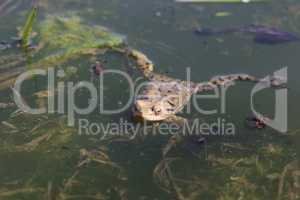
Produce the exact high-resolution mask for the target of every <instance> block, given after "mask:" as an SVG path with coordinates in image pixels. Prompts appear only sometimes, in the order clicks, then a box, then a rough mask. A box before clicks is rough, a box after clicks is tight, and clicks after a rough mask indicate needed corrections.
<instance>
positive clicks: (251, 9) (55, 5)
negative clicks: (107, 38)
mask: <svg viewBox="0 0 300 200" xmlns="http://www.w3.org/2000/svg"><path fill="white" fill-rule="evenodd" d="M31 3H32V2H31V1H29V0H28V1H21V0H18V1H10V0H5V1H3V2H1V4H0V13H1V14H0V15H1V16H3V17H2V18H1V19H0V30H1V31H0V40H6V41H8V40H10V37H12V36H16V27H17V26H20V25H22V23H23V22H24V19H25V16H26V13H27V11H28V9H29V7H30V4H31ZM38 4H39V6H40V12H39V19H38V21H39V22H41V21H42V20H44V19H49V18H47V17H49V15H60V16H78V18H81V22H82V23H83V24H85V25H86V26H83V27H86V31H84V30H83V31H82V30H80V31H78V30H77V29H76V28H75V29H74V30H76V31H74V32H76V34H79V35H80V36H81V37H80V38H79V39H82V38H84V42H82V43H80V44H74V45H73V46H72V48H75V49H78V48H76V47H79V48H83V47H86V46H85V45H84V44H87V43H89V41H88V40H87V39H85V38H91V37H90V36H91V35H90V33H91V32H93V31H92V30H90V29H89V28H90V27H93V26H96V25H100V26H104V27H107V28H108V29H109V31H113V32H116V33H119V34H121V35H125V36H126V39H127V43H128V44H129V45H130V46H132V47H134V48H137V49H140V50H142V51H143V52H145V53H146V54H147V55H148V56H149V57H150V58H151V60H153V62H154V63H155V65H156V67H155V71H156V72H159V73H162V74H166V75H168V76H171V77H175V78H181V79H184V78H185V76H186V69H187V68H188V67H189V68H191V71H192V75H191V79H192V80H193V81H195V82H200V81H206V80H209V79H210V78H211V77H213V76H215V75H218V74H232V73H248V74H252V75H255V76H257V77H265V76H267V75H269V74H272V73H273V72H274V71H276V70H278V69H281V68H283V67H285V66H287V67H288V88H289V93H288V95H289V96H288V97H289V98H288V101H289V102H288V103H289V110H288V122H289V132H288V134H281V133H279V132H277V131H275V130H272V129H271V128H266V129H263V130H250V129H248V128H247V127H245V124H244V119H245V117H247V116H248V115H249V113H250V106H249V103H250V101H249V98H250V96H249V95H250V91H251V89H252V85H249V84H238V85H237V86H235V87H233V88H231V89H229V90H228V91H227V92H228V93H227V104H226V114H220V113H219V114H215V115H212V116H203V115H201V114H199V113H197V112H196V111H194V110H193V108H192V113H191V114H186V115H187V117H188V118H190V119H197V118H201V119H202V118H203V119H204V120H206V121H211V122H215V121H216V119H218V118H219V117H222V118H224V119H226V120H227V121H229V122H233V123H234V124H235V126H236V131H237V134H236V135H235V136H231V137H219V136H209V137H207V138H206V139H205V141H204V140H201V141H200V142H199V141H198V140H194V139H191V140H189V142H188V143H184V145H177V146H176V147H175V148H172V149H171V151H169V153H168V155H167V157H164V159H163V156H162V149H163V148H167V147H168V145H167V144H170V141H169V137H168V136H162V135H156V136H153V135H148V136H145V135H138V136H137V137H136V138H135V139H134V140H129V139H128V137H119V136H111V137H108V138H106V139H105V140H100V137H99V135H78V130H77V128H78V127H77V128H76V127H75V128H70V127H68V126H67V123H66V116H64V115H56V114H43V115H29V114H24V113H22V112H19V111H16V108H15V107H13V106H11V105H10V104H8V106H7V107H5V106H4V104H1V107H3V109H2V108H0V110H1V112H0V119H1V121H2V123H1V125H0V126H1V129H0V150H1V151H0V163H1V165H0V176H1V178H0V199H220V200H226V199H275V198H277V199H299V195H300V194H299V178H298V177H299V176H300V175H299V167H298V163H297V156H298V157H299V153H298V152H299V149H298V150H297V146H298V145H297V143H298V142H297V141H299V140H298V138H299V132H300V131H299V124H298V116H299V113H300V110H299V109H298V105H297V103H298V99H299V97H300V91H299V87H298V86H299V84H300V81H299V79H298V77H297V75H298V74H299V67H298V64H299V63H298V60H299V59H298V52H299V50H300V46H299V43H297V42H294V43H293V42H292V43H288V44H280V45H273V46H272V45H262V44H255V43H253V41H251V39H249V36H248V35H245V34H241V33H235V34H230V35H216V36H212V37H198V36H197V35H195V34H194V31H195V30H196V29H197V28H206V27H210V28H215V29H226V28H229V27H243V26H248V25H250V24H257V25H264V26H270V27H275V28H278V29H280V30H283V31H288V32H292V33H295V34H298V35H300V27H299V23H298V22H299V19H300V3H299V2H297V1H296V0H290V1H287V0H284V1H279V0H274V1H270V2H268V3H253V4H251V3H249V4H234V3H233V4H201V3H195V4H180V3H174V2H173V1H171V0H170V1H161V0H152V1H148V0H126V1H121V0H101V1H99V0H98V1H96V0H88V1H79V0H63V1H58V0H55V1H52V0H51V1H49V0H40V1H38ZM8 22H9V23H8ZM73 25H74V24H73ZM73 28H74V27H73ZM34 29H35V30H39V27H38V25H37V26H35V27H34ZM74 32H72V33H74ZM84 32H86V33H87V34H85V33H84ZM49 33H50V32H49ZM49 33H45V32H44V33H38V35H37V38H36V40H37V41H38V39H39V38H42V37H43V36H45V35H47V34H49ZM43 34H44V35H43ZM66 34H68V33H66ZM76 34H75V36H78V35H76ZM48 36H49V37H48ZM48 36H47V38H50V36H51V33H50V34H49V35H48ZM52 36H53V35H52ZM71 36H72V37H74V35H71ZM71 36H70V38H71ZM250 37H251V36H250ZM51 38H52V37H51ZM53 38H54V39H53V40H55V41H48V42H49V44H58V43H59V41H60V40H59V39H57V38H56V37H54V36H53ZM55 38H56V39H55ZM58 38H59V37H58ZM77 39H78V37H77ZM95 41H97V42H99V40H96V39H95V38H93V40H92V42H90V43H89V45H90V44H91V43H93V44H94V42H95ZM76 45H77V46H76ZM58 46H59V49H60V50H57V49H55V48H54V47H52V49H49V50H47V51H43V52H42V53H40V54H37V56H34V57H33V58H32V59H33V61H34V60H35V59H38V58H44V57H47V56H50V55H52V54H51V53H53V52H55V53H56V54H57V52H59V53H61V52H63V51H67V52H70V51H68V50H69V49H68V48H67V47H66V46H65V44H59V45H58ZM74 46H75V47H74ZM48 47H49V46H48ZM56 47H57V46H56ZM44 48H47V47H44ZM72 53H74V51H72ZM89 53H90V52H89ZM102 53H103V52H96V53H94V54H92V55H91V54H87V55H81V54H80V56H77V57H76V58H74V59H73V57H72V59H71V60H70V61H69V62H62V63H60V64H59V65H58V66H57V69H64V70H65V72H66V74H67V76H66V77H65V79H61V80H64V81H65V80H72V81H74V82H77V81H82V80H90V78H91V72H90V66H91V65H93V64H94V63H95V62H96V61H97V60H100V61H102V62H103V63H105V64H104V66H103V68H105V69H119V70H122V71H126V72H129V74H130V75H131V76H132V77H133V79H134V80H136V79H137V78H138V77H140V76H141V74H140V73H139V72H138V70H137V69H136V68H135V67H134V66H133V64H132V63H128V60H127V59H126V57H125V56H122V55H120V54H118V53H114V52H107V53H105V54H102ZM26 63H27V64H28V57H24V55H23V53H22V52H21V51H20V50H19V49H9V50H6V51H1V53H0V73H1V74H0V80H1V83H0V85H1V86H3V87H0V88H1V89H2V88H7V86H9V85H11V84H12V83H11V82H8V81H7V82H6V80H10V78H8V77H9V76H10V75H12V74H13V73H14V72H16V70H21V69H22V70H23V69H24V65H25V64H26ZM55 63H56V62H55ZM138 80H139V79H138ZM93 81H94V82H93V83H94V84H95V85H96V86H97V87H99V83H98V79H97V78H95V79H94V80H93ZM45 85H46V81H45V80H44V79H43V78H41V77H34V78H33V80H31V81H28V82H26V84H25V85H24V88H23V93H22V95H23V96H24V99H25V100H26V101H27V102H28V103H29V104H30V105H32V106H43V105H46V104H47V97H48V96H49V95H50V94H49V93H47V92H45V90H46V86H45ZM103 87H104V91H105V97H104V102H103V104H105V105H106V106H108V107H109V108H115V107H116V106H121V105H122V104H124V103H125V102H126V101H127V98H128V87H127V85H126V84H125V80H121V79H120V78H118V77H113V76H112V77H110V79H107V80H105V82H104V86H103ZM38 91H42V92H39V93H38ZM0 94H1V95H0V102H1V103H2V102H3V103H9V102H11V101H12V91H11V90H10V89H4V90H1V91H0ZM87 96H88V94H87V93H86V92H85V91H80V92H79V93H78V94H77V99H76V102H77V103H78V105H82V106H85V105H86V104H87V103H88V102H89V100H88V98H87ZM201 103H202V104H203V105H205V108H212V107H216V106H219V102H218V100H213V101H211V100H207V101H206V100H202V101H201ZM273 104H274V91H273V90H266V91H265V92H260V93H259V94H257V96H256V97H255V107H256V109H258V110H259V111H260V112H262V113H268V114H269V115H270V116H272V114H273V110H274V108H273ZM130 110H131V109H129V110H128V111H124V112H122V113H119V114H115V115H104V114H100V113H99V112H96V111H95V112H93V113H92V114H90V115H88V116H77V117H78V119H79V118H86V119H88V120H90V121H91V122H95V123H98V124H100V123H102V124H109V123H113V122H119V121H120V119H124V120H128V121H129V122H132V118H131V116H130V112H131V111H130ZM171 142H172V141H171Z"/></svg>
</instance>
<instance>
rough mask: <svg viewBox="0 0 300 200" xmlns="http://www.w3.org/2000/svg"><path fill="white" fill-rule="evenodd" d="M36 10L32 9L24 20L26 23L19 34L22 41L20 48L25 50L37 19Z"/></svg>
mask: <svg viewBox="0 0 300 200" xmlns="http://www.w3.org/2000/svg"><path fill="white" fill-rule="evenodd" d="M37 12H38V9H37V7H33V8H32V9H31V11H30V12H29V14H28V17H27V19H26V23H25V25H24V27H23V29H22V32H21V39H22V47H23V48H27V47H28V46H29V45H30V37H31V33H32V27H33V24H34V22H35V20H36V17H37Z"/></svg>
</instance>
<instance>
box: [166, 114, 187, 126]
mask: <svg viewBox="0 0 300 200" xmlns="http://www.w3.org/2000/svg"><path fill="white" fill-rule="evenodd" d="M163 121H164V122H167V123H175V124H177V125H179V126H184V125H185V124H186V123H187V122H188V119H186V118H184V117H180V116H177V115H171V116H170V117H168V118H166V119H164V120H163Z"/></svg>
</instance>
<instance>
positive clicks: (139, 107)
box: [134, 97, 175, 121]
mask: <svg viewBox="0 0 300 200" xmlns="http://www.w3.org/2000/svg"><path fill="white" fill-rule="evenodd" d="M153 100H154V99H151V97H150V98H149V97H147V99H146V98H144V99H141V98H140V99H137V100H136V102H135V106H134V116H135V117H137V118H139V119H142V120H146V121H162V120H165V119H167V118H168V117H169V116H171V115H173V114H175V113H174V107H172V106H171V105H170V104H168V103H167V101H165V100H154V101H153Z"/></svg>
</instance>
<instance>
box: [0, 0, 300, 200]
mask: <svg viewBox="0 0 300 200" xmlns="http://www.w3.org/2000/svg"><path fill="white" fill-rule="evenodd" d="M42 2H48V1H46V0H44V1H42ZM68 2H72V1H71V0H68ZM73 2H74V1H73ZM34 12H35V11H34ZM31 14H33V13H31ZM29 16H33V15H30V14H29ZM299 16H300V15H299ZM31 19H33V18H31ZM32 22H33V20H30V22H28V23H25V24H30V25H25V26H24V27H27V28H25V29H24V28H23V29H22V30H26V31H23V33H24V34H23V38H25V39H23V41H25V42H24V43H25V44H29V43H32V44H35V45H36V48H34V49H32V50H30V51H28V52H26V54H25V53H24V52H23V50H22V49H14V50H13V52H12V51H10V50H9V51H6V50H5V51H2V52H1V56H0V72H1V75H0V88H2V89H5V88H8V87H9V86H11V85H12V84H13V82H14V78H15V77H16V76H17V75H18V74H20V73H22V72H23V71H25V70H26V69H28V68H31V69H35V68H47V67H62V68H63V69H64V70H65V73H66V77H65V79H66V80H68V79H69V78H71V77H72V76H74V75H78V66H77V62H78V61H79V59H82V58H84V59H89V58H90V57H93V58H94V57H97V56H98V55H102V54H104V53H105V52H106V50H108V49H110V50H113V49H114V48H119V47H120V48H122V47H123V45H124V43H125V37H124V36H122V35H119V34H116V33H114V32H113V31H111V30H109V29H107V28H105V27H102V26H99V25H95V24H89V23H87V22H86V21H84V20H83V19H82V18H80V17H78V16H74V15H72V14H67V15H65V16H53V15H48V16H46V17H45V19H44V20H43V21H35V23H32ZM30 27H31V28H32V29H31V28H30ZM30 32H31V33H30ZM33 32H36V33H37V36H36V37H34V38H30V37H31V36H30V35H32V33H33ZM31 40H32V41H31ZM24 43H23V44H24ZM24 55H26V56H24ZM72 61H74V62H72ZM69 62H72V63H71V64H70V63H69ZM96 65H97V63H96ZM23 66H26V67H23ZM98 68H99V70H98V71H97V70H96V74H97V73H98V72H99V73H101V70H102V67H101V68H100V67H98ZM96 69H97V68H96ZM86 70H88V67H87V68H86ZM30 95H31V96H30ZM49 95H54V94H50V93H49V92H48V91H47V90H42V91H40V92H36V93H34V94H29V95H28V96H30V97H34V98H35V100H36V103H37V104H38V105H40V106H42V105H43V104H45V103H46V98H47V97H48V96H49ZM1 106H3V108H5V109H6V108H7V109H9V111H10V109H11V112H12V113H11V114H9V115H8V117H7V118H6V119H4V120H2V121H1V123H0V130H1V131H0V132H1V134H0V159H1V165H0V174H1V176H2V178H1V179H0V199H1V200H2V199H3V200H16V199H22V200H23V199H24V200H26V199H28V200H32V199H45V200H54V199H55V200H67V199H87V200H89V199H99V200H107V199H120V200H131V199H138V200H150V199H151V200H152V199H156V200H160V199H172V200H174V199H175V200H176V199H179V200H199V199H200V200H201V199H217V200H233V199H238V200H253V199H257V200H266V199H276V200H298V199H299V198H300V189H299V188H300V170H299V169H300V168H299V163H298V162H297V152H296V150H295V147H294V146H293V145H291V143H292V142H291V141H293V140H296V139H295V136H296V135H297V134H298V135H299V131H297V130H295V131H293V132H290V133H289V134H286V135H277V134H276V133H274V134H272V135H271V136H269V137H268V136H266V135H264V131H265V130H263V131H261V132H254V133H253V135H252V136H249V138H251V137H258V139H257V140H255V141H247V142H245V143H242V142H240V141H232V140H230V139H227V140H226V139H225V141H224V140H222V139H220V140H219V138H218V140H217V141H213V140H210V138H208V141H207V142H206V143H205V144H203V143H202V144H199V146H196V147H193V148H197V147H199V148H200V149H201V151H200V153H199V155H197V156H194V155H190V154H189V153H187V152H186V149H183V148H182V147H180V146H179V145H178V146H175V147H173V148H172V149H171V150H170V151H168V153H167V154H166V153H165V152H166V149H169V146H168V144H169V143H167V144H166V143H165V140H162V141H160V142H157V143H156V142H153V140H150V139H149V138H147V137H144V138H143V137H137V138H136V139H135V140H133V141H130V142H128V141H127V140H125V139H124V140H122V139H120V138H118V137H114V138H109V139H108V140H103V141H101V140H97V138H93V137H90V138H88V139H87V140H88V141H84V142H82V140H84V139H83V138H81V137H79V136H78V133H77V130H76V129H75V128H70V127H67V122H66V118H65V116H58V115H50V114H49V115H29V114H26V113H23V112H20V111H19V110H16V111H15V110H14V109H16V107H15V106H14V105H13V104H10V103H7V104H0V109H1ZM1 111H2V110H1ZM160 139H162V138H158V139H157V140H160ZM163 139H165V138H163ZM114 143H116V145H114V146H112V144H114ZM147 145H148V146H147ZM145 146H146V147H147V148H146V147H145ZM117 154H119V155H120V156H119V157H122V159H120V158H119V157H118V156H116V155H117ZM132 155H134V156H132ZM153 156H154V157H155V158H154V159H153ZM151 159H153V160H151ZM120 160H122V161H120ZM123 160H124V161H123ZM149 160H151V162H149ZM2 161H5V162H2ZM144 162H146V163H147V164H149V163H150V164H149V167H147V168H146V169H141V168H144V167H145V166H144V165H141V164H140V163H144ZM140 170H141V171H142V173H144V174H142V176H139V173H140V174H141V172H139V171H140ZM136 174H138V175H136ZM145 174H146V175H145ZM135 181H136V182H137V184H134V186H130V184H132V182H135ZM144 184H147V186H150V187H153V188H155V189H153V190H150V192H148V193H147V192H145V191H142V192H140V191H138V190H139V189H140V188H139V185H144ZM147 189H148V188H147ZM143 192H144V193H145V194H144V193H143ZM150 193H151V194H150ZM161 195H162V196H161Z"/></svg>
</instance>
